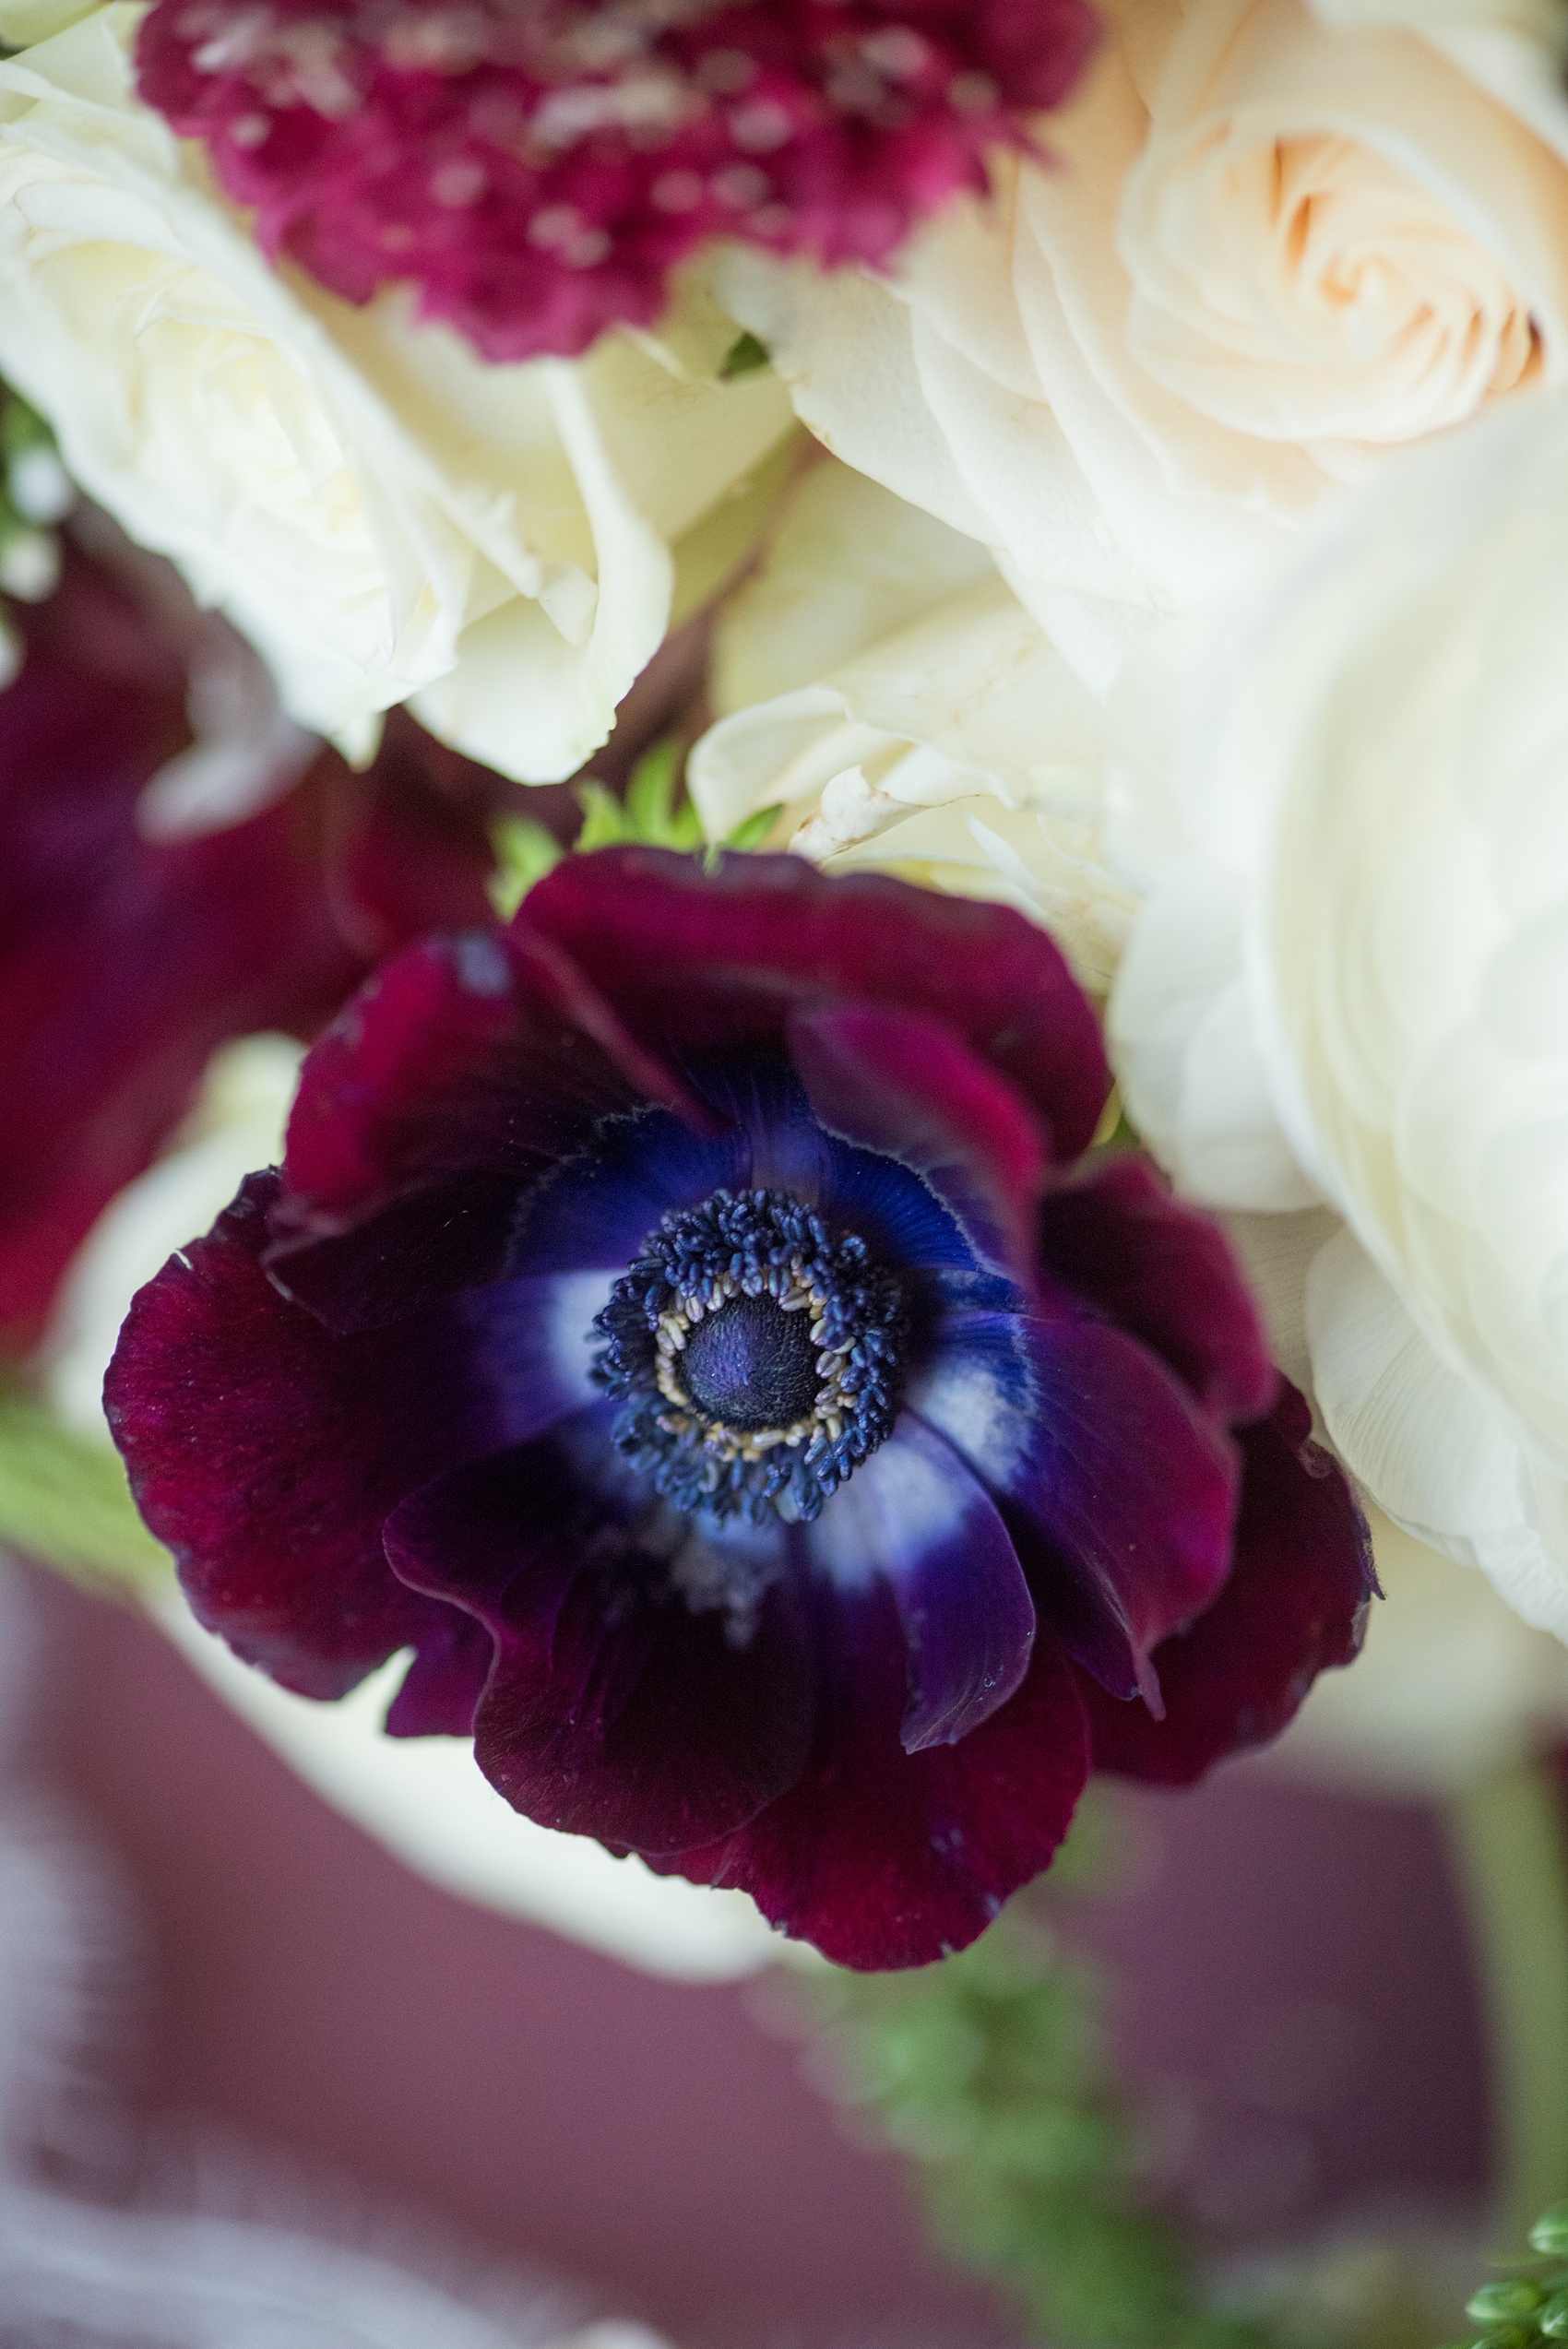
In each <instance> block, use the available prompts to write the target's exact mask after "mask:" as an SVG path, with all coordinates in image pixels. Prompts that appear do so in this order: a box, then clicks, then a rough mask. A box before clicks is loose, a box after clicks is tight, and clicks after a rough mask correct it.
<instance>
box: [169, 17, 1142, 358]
mask: <svg viewBox="0 0 1568 2349" xmlns="http://www.w3.org/2000/svg"><path fill="white" fill-rule="evenodd" d="M1094 32H1095V18H1094V16H1093V13H1092V11H1091V9H1090V8H1089V6H1088V5H1087V0H155V5H154V6H153V8H152V9H151V11H150V13H149V15H148V18H147V21H146V24H145V25H144V27H143V29H142V33H141V40H140V48H139V62H140V88H141V93H142V96H143V97H144V98H145V99H147V100H148V102H149V103H150V104H151V105H154V106H156V107H158V108H159V109H160V111H161V112H162V113H164V114H166V115H167V116H168V118H169V120H170V121H171V122H172V124H173V125H174V127H175V128H176V129H177V130H179V131H181V132H184V134H185V135H186V136H191V137H199V138H204V139H206V140H208V143H209V145H210V147H211V150H212V154H213V158H214V160H215V162H216V164H217V167H218V172H219V175H220V179H221V180H222V183H223V185H224V186H225V187H226V188H227V189H228V191H229V193H230V194H231V195H232V196H235V197H236V198H237V199H238V200H239V201H240V202H241V203H244V204H247V205H254V206H255V210H256V225H257V230H258V232H259V234H260V237H261V240H262V243H263V244H264V245H265V247H266V248H267V251H268V252H269V253H272V254H279V253H284V254H287V255H289V256H290V257H291V259H293V260H295V261H297V262H298V263H299V264H300V265H301V267H303V268H305V269H307V270H309V271H310V272H311V274H312V275H313V276H314V277H315V278H317V279H319V280H320V282H321V283H322V284H323V285H326V286H328V287H330V288H331V289H332V291H334V292H336V293H339V294H342V295H343V296H345V297H346V298H347V299H348V300H349V301H350V302H364V301H367V300H368V299H369V298H370V296H371V294H373V293H374V291H375V289H376V288H377V287H378V286H380V285H382V284H384V283H386V282H387V281H388V280H389V279H404V280H410V281H411V282H412V283H413V284H415V285H416V286H417V287H418V289H419V296H420V306H421V309H422V313H423V314H425V315H426V316H428V317H434V318H444V319H445V320H446V321H447V322H448V323H449V324H451V325H452V326H457V328H458V329H459V330H460V331H461V332H462V333H464V334H465V335H467V336H468V337H469V338H470V339H471V340H472V341H473V342H474V343H475V344H476V345H477V346H478V348H479V350H481V351H482V352H483V353H484V355H485V357H486V358H487V359H492V360H516V359H530V358H533V357H535V356H537V355H539V354H540V353H542V352H548V351H554V352H558V353H564V354H572V353H576V352H577V351H580V350H585V349H586V348H587V346H588V344H589V343H590V342H591V341H592V340H593V338H594V337H595V336H596V335H597V334H599V333H600V331H601V330H602V329H603V328H604V327H606V326H613V325H616V324H629V325H633V326H648V325H651V324H652V323H653V321H654V320H655V319H656V318H657V317H658V315H659V312H660V311H661V310H662V309H663V307H664V303H665V300H666V293H667V280H668V279H669V275H670V272H671V269H672V268H673V267H674V266H675V265H676V264H677V263H678V262H679V261H681V260H682V259H683V258H684V257H685V256H686V255H688V254H690V253H692V252H694V251H695V249H696V248H697V247H698V246H699V245H701V244H703V243H707V241H708V240H710V239H712V238H714V237H721V236H732V237H741V238H744V239H746V240H747V241H749V242H751V243H755V244H760V245H763V246H766V247H767V248H768V249H770V250H772V251H774V252H778V253H808V254H811V255H814V256H815V258H816V259H818V260H819V261H822V262H824V263H826V264H828V265H830V266H831V265H834V264H837V263H839V262H845V261H863V262H870V263H873V264H875V263H879V262H884V261H885V260H887V259H888V258H889V257H890V255H892V254H893V253H894V252H895V251H896V250H897V246H898V245H899V244H900V243H902V242H903V240H904V238H905V237H906V236H907V235H908V234H909V230H910V229H911V228H912V227H913V226H914V224H915V223H916V222H917V221H918V220H920V219H923V218H925V217H926V216H928V215H929V214H931V213H932V212H934V211H935V210H937V209H938V208H940V207H941V206H942V205H943V204H944V203H945V202H946V200H947V199H948V198H949V197H950V196H954V195H956V193H957V192H958V191H959V190H960V189H962V188H972V189H976V190H980V189H983V188H984V186H985V184H986V172H985V162H984V158H985V155H986V152H987V150H988V148H994V147H997V146H1006V147H1012V148H1020V147H1028V145H1029V143H1030V140H1029V129H1028V125H1029V121H1030V118H1031V116H1032V115H1033V114H1034V113H1036V112H1037V111H1038V110H1039V109H1040V108H1044V107H1049V106H1053V105H1055V104H1056V103H1058V101H1060V100H1061V99H1063V97H1064V96H1065V95H1066V93H1067V91H1068V89H1070V88H1071V86H1072V84H1073V82H1074V81H1075V78H1076V77H1077V74H1078V71H1079V69H1080V67H1081V66H1082V65H1083V63H1084V61H1085V59H1086V58H1087V55H1088V53H1089V50H1090V48H1091V47H1092V45H1093V40H1094Z"/></svg>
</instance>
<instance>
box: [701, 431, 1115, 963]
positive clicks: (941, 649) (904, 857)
mask: <svg viewBox="0 0 1568 2349" xmlns="http://www.w3.org/2000/svg"><path fill="white" fill-rule="evenodd" d="M710 690H711V693H712V697H713V701H714V704H715V706H716V707H717V708H718V709H719V711H721V712H722V713H723V715H722V716H721V717H720V718H719V722H718V724H717V725H715V726H713V727H712V728H711V729H710V730H709V731H708V732H707V734H706V735H704V737H703V738H702V740H701V741H699V742H698V743H697V744H696V745H695V748H694V750H693V753H692V756H691V761H690V765H689V769H688V774H689V780H690V785H691V790H692V796H693V799H694V800H695V802H696V805H697V808H698V810H699V812H700V813H701V814H702V817H703V820H704V823H705V825H706V827H707V832H708V834H709V836H710V837H713V838H722V837H723V836H725V835H726V834H727V833H729V832H730V831H731V830H732V829H733V828H734V826H735V825H737V824H739V823H741V822H742V821H743V819H744V818H746V817H747V816H750V815H754V814H756V813H759V812H760V811H761V810H763V809H766V808H777V809H778V819H777V822H776V824H775V825H774V829H773V833H772V835H771V837H772V839H773V841H774V842H775V843H776V844H777V845H778V846H779V847H790V848H795V849H796V850H798V851H799V852H800V853H801V854H802V855H806V856H810V857H812V858H814V859H815V860H817V861H818V862H819V863H821V864H823V865H824V866H825V867H826V869H827V870H828V871H829V872H851V871H855V870H864V869H867V868H874V869H876V870H878V871H882V872H894V873H897V874H900V875H902V876H903V877H904V878H906V879H909V880H913V881H916V882H918V883H921V884H925V885H926V886H929V887H935V888H941V889H946V890H949V891H951V892H953V893H955V894H956V895H960V896H981V897H990V898H994V899H998V900H1001V901H1004V902H1006V903H1010V904H1013V905H1016V906H1017V907H1019V908H1020V909H1021V910H1022V911H1024V912H1026V913H1028V914H1029V915H1030V916H1031V917H1032V918H1033V919H1036V920H1038V921H1040V922H1042V923H1044V925H1045V926H1046V927H1047V928H1049V929H1050V930H1051V931H1053V932H1054V933H1055V935H1056V937H1057V939H1058V941H1059V943H1061V944H1062V946H1063V949H1064V951H1065V952H1066V953H1067V955H1069V957H1070V959H1071V960H1072V962H1073V963H1074V966H1075V969H1076V970H1077V972H1078V975H1079V977H1080V978H1081V979H1083V981H1084V982H1085V984H1086V985H1089V986H1092V987H1096V988H1099V989H1103V988H1104V987H1105V986H1107V985H1108V983H1109V980H1110V977H1111V971H1112V970H1113V969H1114V967H1115V960H1116V955H1117V953H1118V952H1119V950H1120V946H1121V943H1122V939H1123V935H1124V933H1125V930H1126V926H1127V921H1128V918H1129V915H1130V913H1131V909H1132V906H1133V903H1134V900H1133V897H1132V896H1131V893H1130V892H1129V891H1127V890H1126V889H1124V888H1123V886H1122V885H1121V884H1119V883H1117V882H1116V881H1115V880H1113V878H1112V877H1111V874H1110V873H1109V872H1106V871H1105V870H1104V868H1103V865H1102V864H1101V863H1100V861H1099V853H1098V831H1097V826H1098V822H1099V802H1100V791H1101V783H1102V770H1103V764H1104V737H1105V729H1104V721H1103V718H1102V717H1101V714H1100V711H1099V707H1098V706H1097V704H1096V703H1095V702H1093V701H1092V700H1091V699H1090V697H1089V695H1088V694H1087V693H1086V692H1085V690H1084V688H1083V686H1082V685H1080V684H1079V682H1078V681H1077V679H1076V678H1075V675H1074V673H1073V671H1072V670H1071V669H1070V668H1069V667H1068V665H1067V663H1066V662H1065V661H1064V660H1063V658H1062V657H1061V655H1060V654H1059V653H1058V652H1057V651H1056V650H1055V649H1054V647H1052V646H1051V643H1050V642H1049V640H1048V639H1047V638H1046V637H1045V635H1043V634H1042V633H1041V631H1040V629H1039V627H1038V625H1037V624H1036V623H1035V622H1034V621H1033V620H1031V619H1030V617H1029V615H1028V612H1027V611H1025V610H1024V608H1023V606H1022V605H1021V604H1020V603H1019V602H1018V600H1017V599H1016V597H1015V596H1014V595H1013V594H1012V593H1011V591H1010V590H1009V589H1008V587H1006V585H1005V583H1004V581H1003V579H1002V578H1001V577H1000V576H999V575H998V574H997V571H996V569H995V566H994V564H992V562H991V561H990V559H989V557H988V556H987V554H986V553H985V551H984V549H983V548H981V547H980V546H978V545H977V544H976V543H975V541H974V540H972V539H968V538H966V537H964V536H962V535H960V533H958V532H957V531H956V530H952V529H949V528H947V527H946V526H945V525H944V524H943V523H940V522H937V521H935V520H933V519H932V516H929V515H927V514H925V513H922V512H921V510H920V508H919V507H917V506H912V505H909V504H904V503H903V502H902V501H901V500H899V499H897V498H895V497H892V496H890V495H889V494H888V492H886V491H885V490H883V489H881V488H879V487H878V486H877V485H876V484H875V483H874V482H873V481H871V480H867V479H865V477H864V476H863V475H861V474H858V473H854V472H851V471H850V470H849V469H848V468H847V467H844V466H840V465H835V464H833V463H832V462H831V461H830V460H826V461H824V462H823V463H822V464H821V465H819V466H817V467H816V468H815V469H814V470H813V471H812V472H811V473H809V474H808V475H807V476H806V478H805V480H803V481H802V484H801V486H800V488H799V489H798V490H797V491H796V492H794V494H793V496H792V497H791V500H790V505H789V507H788V509H787V511H786V514H785V516H784V519H783V521H782V523H781V525H780V528H779V530H778V536H777V538H776V539H775V540H774V542H773V545H772V547H771V549H770V551H769V553H768V556H767V559H766V562H765V564H763V566H762V568H761V570H760V571H759V572H758V574H757V575H755V576H754V578H752V579H751V580H749V581H748V582H747V583H746V584H745V585H744V586H743V587H741V588H740V589H739V590H738V591H737V592H736V593H735V594H734V595H733V596H732V597H731V599H730V600H729V602H728V603H727V605H726V606H725V609H724V611H723V613H722V615H721V618H720V621H719V631H718V635H717V639H716V644H715V652H714V661H713V670H712V681H711V688H710Z"/></svg>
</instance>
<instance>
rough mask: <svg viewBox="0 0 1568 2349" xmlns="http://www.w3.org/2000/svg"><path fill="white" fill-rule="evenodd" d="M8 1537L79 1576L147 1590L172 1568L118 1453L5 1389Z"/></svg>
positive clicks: (2, 1423)
mask: <svg viewBox="0 0 1568 2349" xmlns="http://www.w3.org/2000/svg"><path fill="white" fill-rule="evenodd" d="M0 1542H4V1543H6V1544H8V1545H9V1546H10V1547H12V1548H16V1549H19V1550H22V1551H24V1552H25V1553H26V1554H27V1556H29V1557H30V1558H37V1559H41V1560H42V1561H43V1562H44V1563H45V1564H46V1565H50V1566H57V1567H58V1568H59V1569H60V1570H61V1572H64V1573H66V1574H69V1575H71V1576H72V1577H73V1578H74V1579H76V1580H78V1581H82V1582H87V1583H91V1584H98V1585H101V1584H103V1583H105V1582H109V1583H118V1584H131V1585H133V1586H136V1587H139V1588H146V1587H147V1586H148V1584H152V1583H155V1582H157V1581H159V1580H160V1579H161V1578H163V1577H164V1576H166V1575H167V1574H169V1573H170V1572H172V1560H171V1559H170V1556H169V1553H168V1551H167V1550H166V1549H165V1548H163V1546H162V1544H161V1542H157V1541H154V1539H153V1537H152V1536H151V1535H150V1534H149V1533H148V1530H147V1527H146V1526H145V1525H144V1524H142V1521H141V1519H140V1518H139V1517H138V1516H137V1508H136V1503H135V1501H133V1500H132V1499H131V1492H130V1487H129V1485H128V1484H127V1483H126V1481H125V1467H124V1465H123V1464H122V1463H121V1461H120V1458H119V1456H118V1454H117V1453H113V1452H110V1451H108V1450H107V1449H106V1448H104V1447H102V1446H101V1445H99V1444H95V1443H89V1441H87V1440H86V1439H85V1438H83V1437H81V1436H77V1435H73V1434H72V1433H71V1431H70V1430H68V1429H66V1428H63V1427H62V1426H61V1425H60V1423H59V1421H58V1420H57V1419H55V1418H53V1415H52V1414H51V1413H50V1412H48V1411H45V1410H42V1408H41V1407H40V1406H38V1405H37V1404H35V1403H32V1402H30V1401H29V1400H27V1399H26V1398H25V1397H23V1396H21V1395H18V1394H3V1393H0Z"/></svg>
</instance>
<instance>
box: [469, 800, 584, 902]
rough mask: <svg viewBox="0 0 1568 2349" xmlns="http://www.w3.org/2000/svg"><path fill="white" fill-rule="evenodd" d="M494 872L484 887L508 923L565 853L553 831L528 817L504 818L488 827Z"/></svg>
mask: <svg viewBox="0 0 1568 2349" xmlns="http://www.w3.org/2000/svg"><path fill="white" fill-rule="evenodd" d="M490 837H491V841H492V844H493V848H494V849H495V871H494V872H493V873H492V874H491V876H490V880H489V882H488V883H487V884H486V886H487V887H488V889H489V891H490V902H491V904H492V905H493V907H494V908H495V910H496V913H497V914H498V915H499V916H500V918H501V919H502V920H503V921H510V920H511V919H512V916H513V915H514V914H515V913H516V912H517V908H518V907H519V906H520V905H521V904H522V902H523V899H524V898H525V897H526V896H528V894H529V890H530V889H531V888H532V887H533V884H534V883H535V882H536V881H542V880H543V878H544V876H545V874H546V873H547V872H549V871H550V869H551V867H552V865H554V864H558V863H559V862H560V860H561V859H562V857H563V856H564V854H565V850H564V848H562V846H561V843H560V841H559V840H558V839H557V838H556V837H555V835H554V834H553V833H552V832H547V831H546V829H545V827H544V825H542V824H536V823H535V822H534V819H533V817H532V816H531V815H504V816H500V817H498V818H497V820H496V821H495V823H494V824H493V825H491V827H490Z"/></svg>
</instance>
